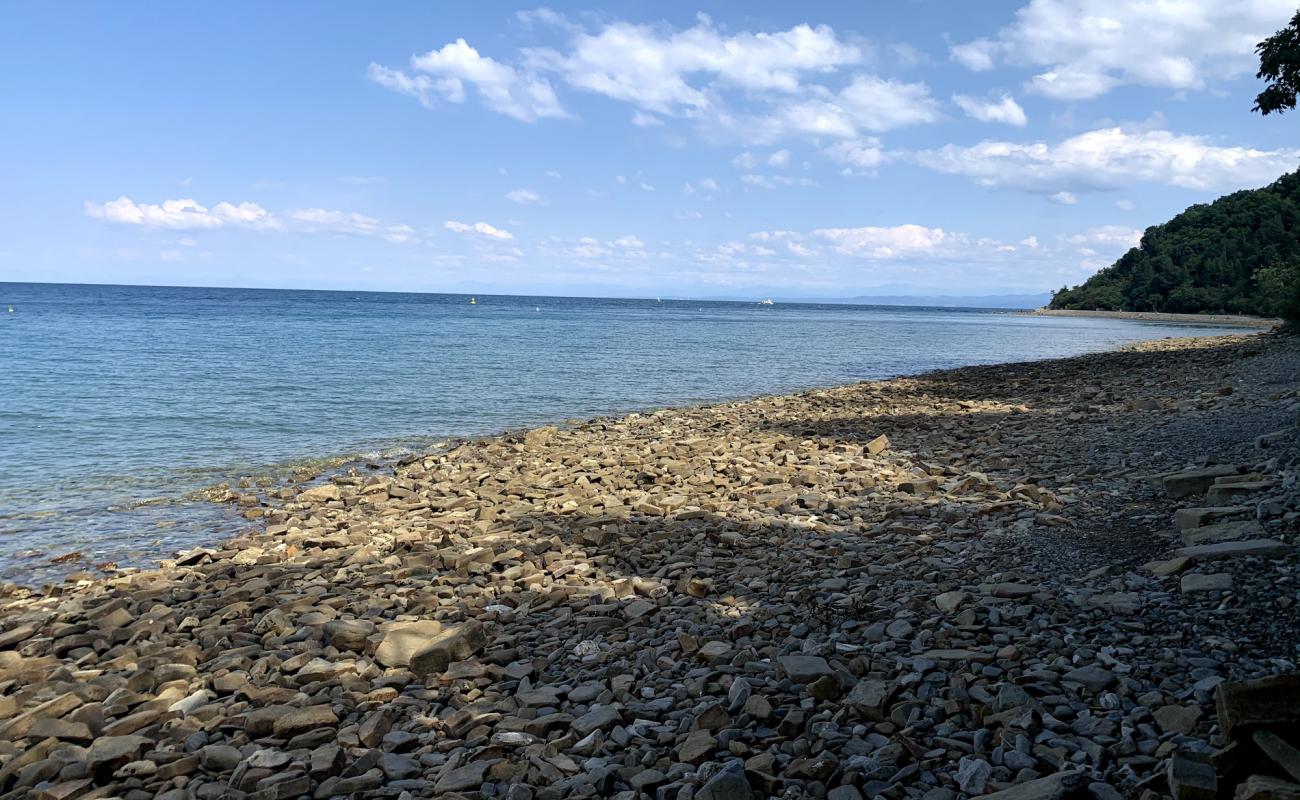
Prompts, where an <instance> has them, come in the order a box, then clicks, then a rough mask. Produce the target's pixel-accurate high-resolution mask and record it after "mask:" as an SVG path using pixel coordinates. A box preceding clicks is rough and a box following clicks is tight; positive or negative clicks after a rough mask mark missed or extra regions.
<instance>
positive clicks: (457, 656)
mask: <svg viewBox="0 0 1300 800" xmlns="http://www.w3.org/2000/svg"><path fill="white" fill-rule="evenodd" d="M487 644H488V638H487V631H485V630H484V629H483V623H481V622H479V621H478V620H470V621H469V622H465V623H462V624H460V625H456V626H454V627H451V628H448V629H446V630H444V631H443V632H441V633H439V634H438V635H437V636H435V637H434V638H433V640H432V641H430V642H429V643H428V644H427V645H425V647H424V649H422V650H420V651H419V652H418V653H416V654H414V655H413V656H411V672H413V673H415V675H416V676H417V677H420V678H423V677H426V676H428V675H436V674H438V673H442V672H446V671H447V667H449V666H451V665H452V664H453V663H455V662H457V661H464V660H465V659H467V658H469V657H471V656H473V655H475V654H476V653H479V652H482V650H483V648H485V647H487Z"/></svg>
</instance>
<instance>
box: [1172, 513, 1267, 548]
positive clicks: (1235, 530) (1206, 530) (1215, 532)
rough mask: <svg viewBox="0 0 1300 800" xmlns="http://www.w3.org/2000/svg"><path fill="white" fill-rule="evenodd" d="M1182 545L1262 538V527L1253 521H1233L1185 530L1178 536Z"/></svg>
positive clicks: (1263, 532) (1263, 533)
mask: <svg viewBox="0 0 1300 800" xmlns="http://www.w3.org/2000/svg"><path fill="white" fill-rule="evenodd" d="M1180 535H1181V537H1182V540H1183V544H1185V545H1188V546H1191V545H1196V544H1213V543H1214V542H1231V541H1236V540H1238V539H1254V538H1263V537H1264V536H1265V535H1266V533H1265V531H1264V526H1263V525H1260V524H1259V523H1258V522H1256V521H1255V520H1253V519H1234V520H1227V521H1225V522H1216V523H1214V524H1212V525H1204V526H1202V527H1199V528H1186V529H1184V530H1183V532H1182V533H1181V534H1180Z"/></svg>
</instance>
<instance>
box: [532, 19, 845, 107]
mask: <svg viewBox="0 0 1300 800" xmlns="http://www.w3.org/2000/svg"><path fill="white" fill-rule="evenodd" d="M570 30H573V32H574V35H573V38H572V40H571V41H570V43H569V47H568V51H567V52H559V51H557V50H552V49H536V50H527V51H525V63H527V64H529V65H530V66H531V67H533V68H534V69H536V70H538V71H542V70H550V71H555V72H558V73H559V74H561V75H562V76H563V77H564V79H565V81H566V82H567V83H568V84H569V85H570V86H573V87H575V88H577V89H582V90H585V91H589V92H595V93H597V94H602V95H605V96H606V97H610V98H613V99H615V100H622V101H624V102H629V103H632V104H634V105H636V106H638V107H640V108H641V109H642V110H644V111H649V112H654V113H657V114H663V115H669V116H672V115H678V114H691V113H698V112H700V111H702V110H704V109H706V108H708V107H709V106H710V105H711V104H712V103H713V102H715V101H714V99H713V98H712V95H713V93H714V91H713V89H714V86H715V85H717V86H720V87H732V88H738V89H743V90H746V91H776V92H794V91H796V90H798V89H799V88H800V83H801V77H802V75H803V74H804V73H807V72H823V71H827V70H830V69H833V68H835V67H838V66H843V65H848V64H856V63H858V62H860V61H861V60H862V57H863V55H862V51H861V50H860V49H859V48H858V47H857V46H855V45H852V44H849V43H846V42H842V41H840V39H839V37H837V36H836V34H835V31H834V30H833V29H831V28H830V27H829V26H826V25H819V26H817V27H815V28H814V27H811V26H809V25H796V26H795V27H793V28H790V29H789V30H787V31H777V32H772V33H767V32H760V33H749V32H742V33H738V34H735V35H733V36H727V35H724V34H722V33H720V32H719V31H717V30H716V29H715V28H713V27H712V25H711V24H709V23H707V22H701V23H700V24H698V25H696V26H694V27H691V28H687V29H685V30H677V31H674V30H669V29H666V28H655V27H652V26H649V25H635V24H632V23H628V22H614V23H611V24H609V25H606V26H605V27H604V28H602V29H601V30H600V31H599V32H597V33H594V34H591V33H587V32H585V31H581V30H574V29H573V28H572V27H570ZM696 82H698V83H696Z"/></svg>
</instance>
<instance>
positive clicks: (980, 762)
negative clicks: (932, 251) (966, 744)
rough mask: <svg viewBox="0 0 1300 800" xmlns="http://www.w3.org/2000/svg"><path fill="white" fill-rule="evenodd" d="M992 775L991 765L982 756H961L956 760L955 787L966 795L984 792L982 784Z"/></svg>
mask: <svg viewBox="0 0 1300 800" xmlns="http://www.w3.org/2000/svg"><path fill="white" fill-rule="evenodd" d="M992 775H993V765H991V764H989V762H987V761H985V760H984V759H982V758H972V757H970V756H965V757H963V758H962V759H961V760H960V761H959V762H957V773H956V776H955V777H956V779H957V788H959V789H961V790H962V791H963V792H965V793H966V794H968V795H981V794H984V786H985V784H987V783H988V780H989V778H990V777H992Z"/></svg>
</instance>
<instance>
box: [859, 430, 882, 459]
mask: <svg viewBox="0 0 1300 800" xmlns="http://www.w3.org/2000/svg"><path fill="white" fill-rule="evenodd" d="M862 449H864V450H866V451H867V454H868V455H873V456H877V455H880V454H881V453H883V452H885V451H886V450H888V449H889V437H888V436H886V435H885V434H883V433H882V434H880V435H879V436H877V437H876V438H874V439H872V440H871V441H869V442H867V444H866V445H865V446H864V447H863V448H862Z"/></svg>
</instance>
